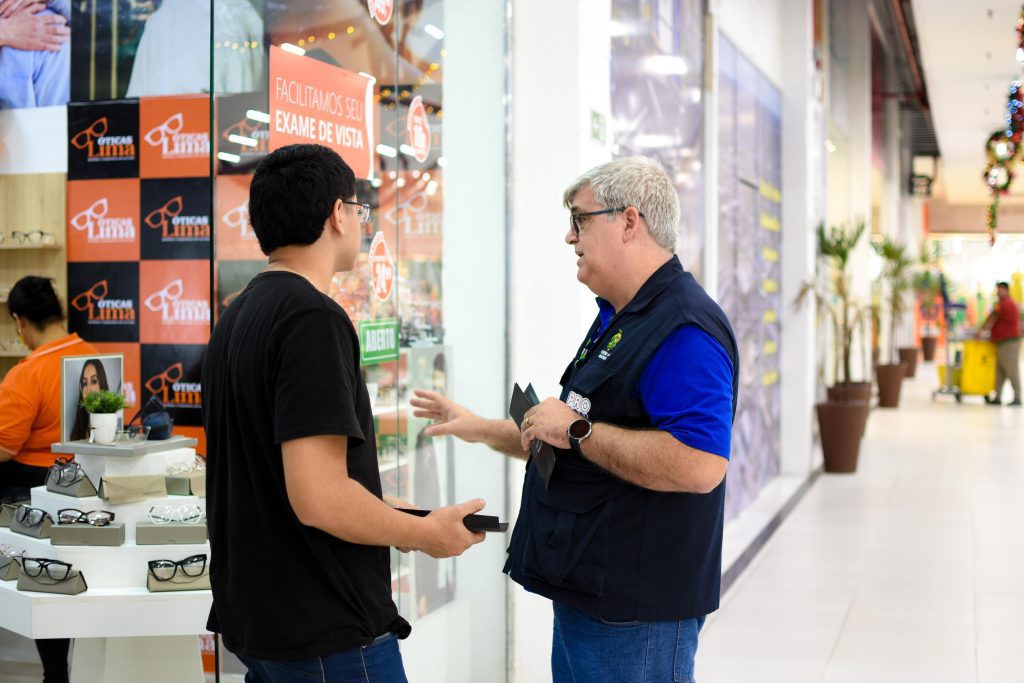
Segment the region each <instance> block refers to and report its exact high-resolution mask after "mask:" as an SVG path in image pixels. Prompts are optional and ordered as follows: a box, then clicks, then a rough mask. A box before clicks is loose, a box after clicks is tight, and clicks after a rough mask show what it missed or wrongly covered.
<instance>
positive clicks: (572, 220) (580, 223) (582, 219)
mask: <svg viewBox="0 0 1024 683" xmlns="http://www.w3.org/2000/svg"><path fill="white" fill-rule="evenodd" d="M628 208H629V207H628V206H621V207H619V208H617V209H601V210H600V211H587V212H585V213H570V214H569V227H570V228H572V233H573V234H574V235H576V237H579V236H580V231H581V230H583V228H585V227H587V220H589V219H590V217H591V216H602V215H604V214H607V213H618V212H619V211H625V210H626V209H628ZM637 213H639V212H637ZM644 217H645V216H644V215H643V214H642V213H641V214H640V218H644Z"/></svg>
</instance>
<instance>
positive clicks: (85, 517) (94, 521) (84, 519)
mask: <svg viewBox="0 0 1024 683" xmlns="http://www.w3.org/2000/svg"><path fill="white" fill-rule="evenodd" d="M65 512H77V513H78V516H77V517H75V519H68V520H67V521H64V513H65ZM97 515H99V517H96V516H97ZM104 515H105V516H104ZM116 516H117V515H115V514H114V513H113V512H110V511H109V510H90V511H89V512H84V511H82V510H79V509H78V508H61V509H60V510H57V524H91V525H92V526H109V525H110V523H111V522H113V521H114V518H115V517H116Z"/></svg>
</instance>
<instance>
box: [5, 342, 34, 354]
mask: <svg viewBox="0 0 1024 683" xmlns="http://www.w3.org/2000/svg"><path fill="white" fill-rule="evenodd" d="M0 351H6V352H8V353H24V352H26V351H28V347H27V346H25V342H23V341H21V340H20V339H7V340H5V341H0Z"/></svg>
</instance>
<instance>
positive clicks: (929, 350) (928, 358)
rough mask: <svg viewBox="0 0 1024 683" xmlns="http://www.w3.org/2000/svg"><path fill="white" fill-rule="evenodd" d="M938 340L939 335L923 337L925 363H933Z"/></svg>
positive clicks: (922, 347)
mask: <svg viewBox="0 0 1024 683" xmlns="http://www.w3.org/2000/svg"><path fill="white" fill-rule="evenodd" d="M938 342H939V338H938V337H921V350H922V351H923V352H924V362H925V363H931V362H932V361H934V360H935V345H936V344H938Z"/></svg>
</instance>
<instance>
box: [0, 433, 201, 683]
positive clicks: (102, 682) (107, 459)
mask: <svg viewBox="0 0 1024 683" xmlns="http://www.w3.org/2000/svg"><path fill="white" fill-rule="evenodd" d="M194 445H195V441H194V440H191V439H183V438H180V437H172V438H171V439H168V440H166V441H153V442H143V443H141V444H125V445H124V446H96V445H92V444H87V443H79V442H71V443H64V444H55V445H54V448H53V450H54V452H58V453H63V454H66V455H69V456H70V455H74V456H75V460H76V461H78V462H79V463H80V464H81V466H82V470H83V471H85V473H86V475H87V476H89V478H90V479H91V480H92V481H96V482H99V481H101V480H102V479H103V477H104V476H120V475H140V474H163V473H164V472H165V471H166V467H167V465H168V464H169V463H170V462H181V461H183V460H189V459H193V458H194V453H195V451H194V450H193V449H194ZM80 449H81V450H85V451H87V452H83V453H78V452H76V451H77V450H80ZM31 493H32V500H31V502H30V503H28V505H30V506H31V507H33V508H37V509H39V510H43V511H45V512H47V513H48V514H49V515H50V516H51V517H52V518H53V519H55V520H56V519H58V510H61V509H63V508H68V507H74V508H76V509H79V510H83V511H90V510H107V511H110V512H113V513H114V514H115V516H116V524H117V525H118V526H122V525H123V532H124V544H123V545H119V546H103V545H55V544H53V543H52V542H51V539H49V538H32V537H30V536H25V535H22V534H17V533H14V532H12V531H11V530H10V529H8V528H3V527H0V545H2V544H5V543H7V544H10V545H12V546H14V548H16V549H18V550H23V551H24V556H25V557H28V558H47V559H52V560H59V561H61V562H66V563H68V564H71V565H72V568H73V571H76V572H79V573H80V574H81V575H82V576H86V577H88V587H87V589H86V590H84V591H83V592H81V593H78V594H77V595H59V594H54V593H41V592H35V591H29V590H18V582H17V581H15V580H8V581H4V580H0V628H4V629H7V630H9V631H13V632H15V633H18V634H20V635H22V636H25V637H27V638H75V639H76V642H75V647H74V654H73V656H72V662H71V681H72V683H85V682H86V681H88V682H90V683H93V682H95V683H115V681H116V682H121V681H147V683H179V682H187V683H193V682H194V683H200V682H201V681H203V680H204V676H203V667H202V659H201V657H200V650H199V638H198V637H197V636H198V635H199V634H203V633H206V632H207V631H206V619H207V617H208V616H209V613H210V606H211V603H212V596H211V594H210V591H209V590H187V591H169V592H157V593H153V592H150V591H149V590H148V589H147V587H146V586H147V578H148V575H149V571H148V566H149V562H150V561H151V560H161V559H167V558H172V559H179V558H183V557H189V556H192V555H200V554H204V553H205V554H207V555H209V553H210V544H209V543H208V542H197V543H184V544H181V543H178V544H157V545H139V544H137V543H136V530H137V528H138V526H139V524H140V523H142V525H143V528H146V527H147V526H152V525H153V519H152V516H151V515H150V510H151V509H153V508H155V509H157V510H158V511H159V516H158V521H160V520H162V519H163V518H169V517H172V516H173V515H174V514H175V513H174V511H175V510H186V511H190V512H189V514H188V515H183V516H186V517H188V518H189V519H193V518H194V517H195V510H194V509H193V508H198V509H199V510H201V511H202V513H203V516H202V518H200V519H199V520H198V522H197V523H198V526H197V527H196V530H197V531H196V532H194V533H193V534H192V535H190V536H189V539H195V540H199V539H200V538H205V510H206V499H205V498H200V497H197V496H173V495H168V496H163V497H159V498H150V499H147V500H143V501H139V502H134V503H125V504H116V503H111V502H109V501H104V500H102V499H100V498H99V497H98V496H85V497H80V498H73V499H72V498H70V497H68V496H66V495H62V494H60V493H54V492H50V491H47V490H46V488H45V487H43V486H40V487H37V488H34V489H32V492H31ZM69 501H74V502H73V504H70V505H69ZM182 514H183V513H182ZM171 523H174V524H181V522H180V520H179V521H177V522H175V521H173V520H172V522H171ZM61 526H62V525H59V524H54V525H53V527H52V528H53V529H58V528H60V527H61ZM65 526H66V525H65ZM200 527H202V532H203V533H199V529H200ZM29 585H30V582H26V581H23V582H22V586H23V587H24V586H29Z"/></svg>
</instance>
